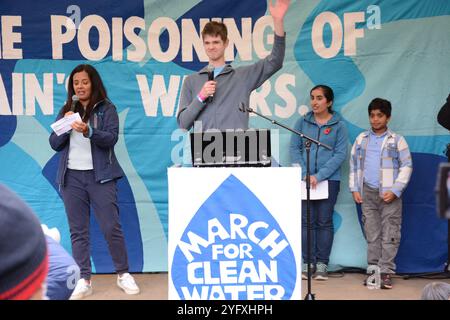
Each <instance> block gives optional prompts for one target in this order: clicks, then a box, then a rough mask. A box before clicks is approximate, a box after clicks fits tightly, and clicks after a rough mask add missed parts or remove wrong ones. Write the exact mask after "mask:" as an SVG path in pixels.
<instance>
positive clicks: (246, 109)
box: [238, 102, 253, 113]
mask: <svg viewBox="0 0 450 320" xmlns="http://www.w3.org/2000/svg"><path fill="white" fill-rule="evenodd" d="M238 110H239V111H240V112H244V113H245V112H248V113H250V112H253V109H252V108H247V107H245V103H244V102H241V105H240V106H239V107H238Z"/></svg>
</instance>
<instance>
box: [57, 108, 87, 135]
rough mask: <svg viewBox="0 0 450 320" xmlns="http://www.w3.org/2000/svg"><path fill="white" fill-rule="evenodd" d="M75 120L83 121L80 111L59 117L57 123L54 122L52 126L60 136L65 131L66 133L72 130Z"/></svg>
mask: <svg viewBox="0 0 450 320" xmlns="http://www.w3.org/2000/svg"><path fill="white" fill-rule="evenodd" d="M75 121H81V117H80V114H79V113H78V112H77V113H74V114H71V115H70V116H67V117H63V118H61V119H59V120H58V121H56V122H55V123H52V124H51V125H50V127H51V128H52V129H53V131H55V133H56V135H57V136H60V135H62V134H63V133H66V132H67V131H69V130H71V129H72V127H71V125H72V123H74V122H75Z"/></svg>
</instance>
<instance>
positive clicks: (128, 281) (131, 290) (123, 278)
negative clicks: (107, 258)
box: [117, 272, 140, 294]
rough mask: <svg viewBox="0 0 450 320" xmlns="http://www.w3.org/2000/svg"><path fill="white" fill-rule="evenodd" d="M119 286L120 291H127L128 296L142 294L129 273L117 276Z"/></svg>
mask: <svg viewBox="0 0 450 320" xmlns="http://www.w3.org/2000/svg"><path fill="white" fill-rule="evenodd" d="M117 285H118V286H119V288H120V289H122V290H123V291H125V293H126V294H138V293H139V292H140V291H139V287H138V286H137V284H136V282H135V281H134V278H133V276H132V275H131V274H129V273H128V272H126V273H124V274H122V275H119V276H117Z"/></svg>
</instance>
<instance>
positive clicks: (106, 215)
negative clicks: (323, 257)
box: [50, 64, 139, 299]
mask: <svg viewBox="0 0 450 320" xmlns="http://www.w3.org/2000/svg"><path fill="white" fill-rule="evenodd" d="M74 112H78V113H79V114H80V116H81V119H82V121H76V122H74V123H73V124H72V130H70V131H69V132H66V133H64V134H62V135H59V136H58V135H56V134H55V133H54V132H53V133H52V134H51V135H50V145H51V147H52V148H53V149H54V150H55V151H58V152H59V153H60V159H59V167H58V172H57V183H58V185H59V190H60V191H61V195H62V198H63V201H64V206H65V208H66V213H67V218H68V221H69V227H70V238H71V241H72V254H73V257H74V260H75V261H76V263H77V264H78V266H79V267H80V270H81V278H80V279H79V281H78V282H77V285H76V287H75V290H74V291H73V293H72V296H71V299H81V298H83V297H86V296H88V295H90V294H92V286H91V262H90V243H89V215H90V207H91V205H92V208H93V209H94V214H95V217H96V219H97V221H98V224H99V225H100V229H101V230H102V233H103V235H104V237H105V239H106V242H107V243H108V247H109V251H110V254H111V257H112V260H113V263H114V266H115V269H116V272H117V273H118V278H117V285H118V286H119V287H120V288H121V289H123V290H124V291H125V292H126V293H127V294H137V293H139V288H138V286H137V285H136V283H135V281H134V279H133V277H132V276H131V275H130V274H129V273H128V255H127V251H126V247H125V240H124V236H123V232H122V227H121V225H120V220H119V210H118V208H119V207H118V204H117V186H116V183H117V179H119V178H121V177H122V176H123V175H124V173H123V171H122V168H121V167H120V165H119V163H118V161H117V158H116V155H115V153H114V145H115V144H116V142H117V139H118V135H119V117H118V115H117V111H116V107H115V106H114V105H113V104H112V103H111V102H110V101H109V100H108V97H107V93H106V89H105V87H104V85H103V82H102V80H101V78H100V75H99V74H98V72H97V70H96V69H95V68H94V67H92V66H91V65H88V64H82V65H79V66H77V67H75V69H74V70H73V71H72V72H71V74H70V77H69V83H68V92H67V100H66V104H65V105H64V106H63V107H62V109H61V111H60V112H59V114H58V117H57V120H59V119H61V118H63V117H67V116H69V115H71V114H73V113H74Z"/></svg>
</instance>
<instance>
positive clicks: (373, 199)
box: [361, 184, 402, 274]
mask: <svg viewBox="0 0 450 320" xmlns="http://www.w3.org/2000/svg"><path fill="white" fill-rule="evenodd" d="M363 188H364V190H363V203H362V205H361V209H362V222H363V226H364V232H365V237H366V240H367V262H368V264H369V265H377V266H378V267H380V272H381V273H391V274H393V273H395V267H396V266H395V262H394V260H395V256H396V255H397V251H398V247H399V246H400V235H401V232H400V230H401V225H402V199H401V198H397V199H395V200H394V201H392V202H391V203H385V202H384V201H383V199H382V198H380V195H379V190H378V189H374V188H371V187H369V186H367V185H366V184H364V187H363Z"/></svg>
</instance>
